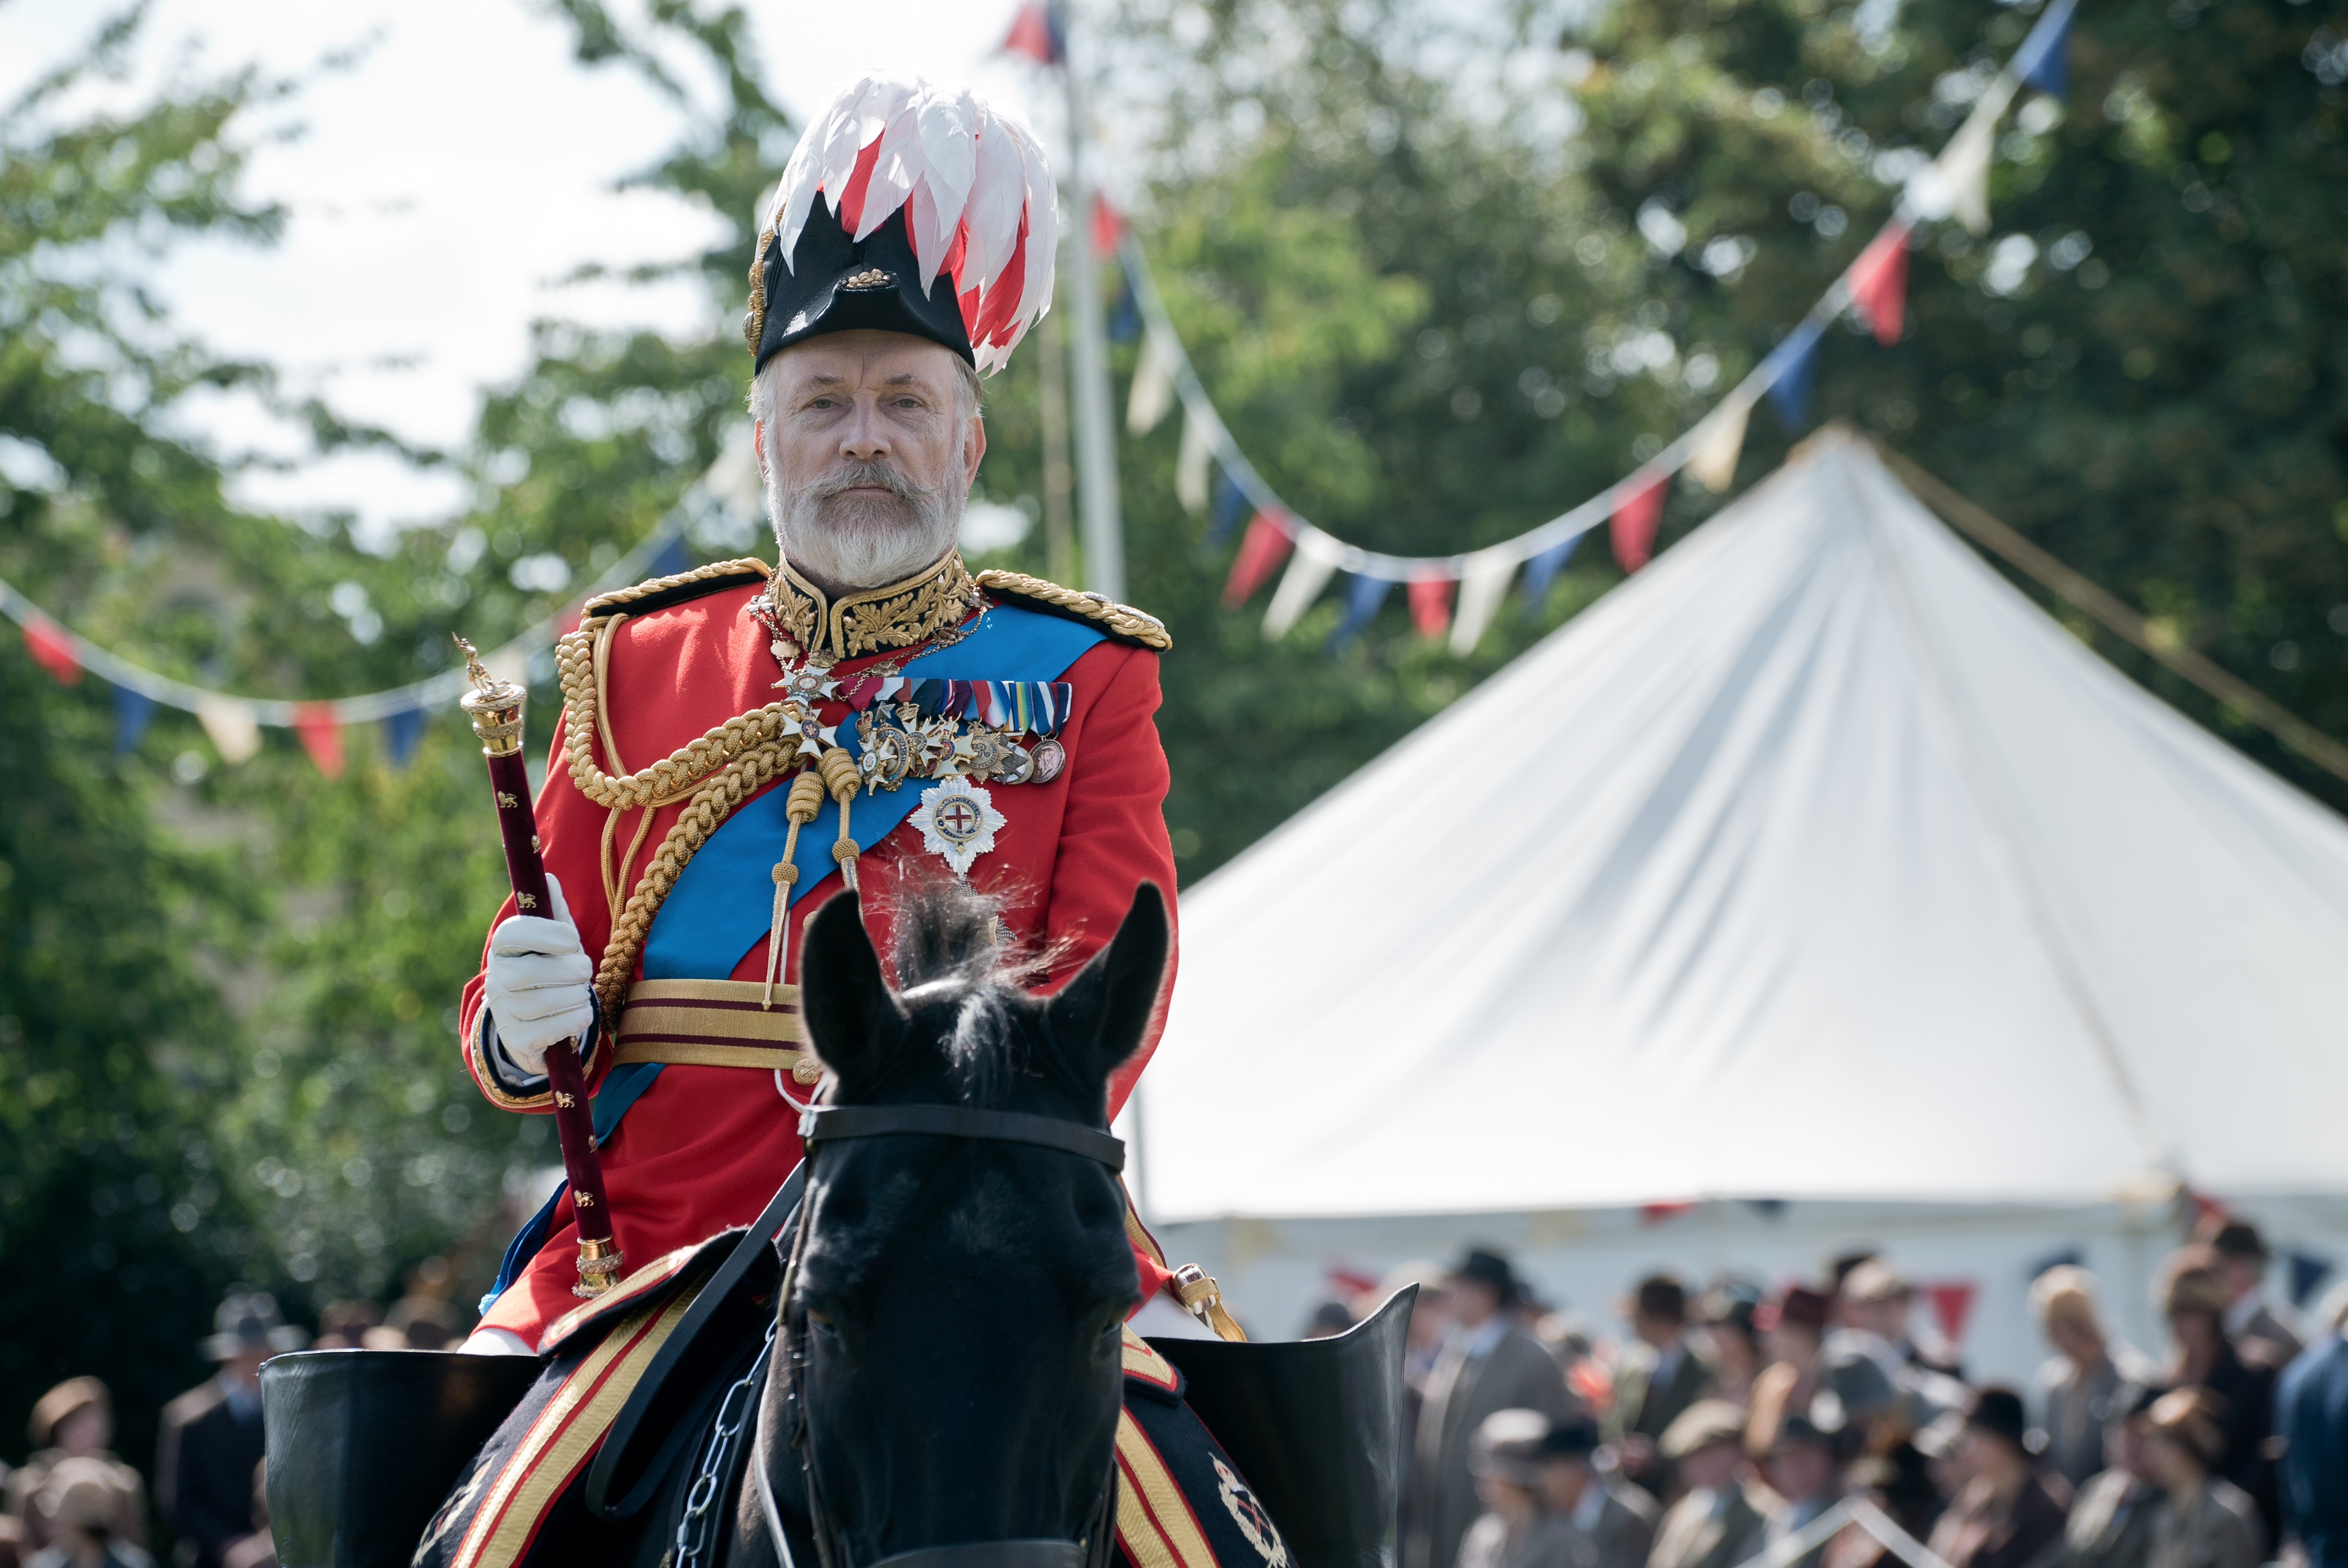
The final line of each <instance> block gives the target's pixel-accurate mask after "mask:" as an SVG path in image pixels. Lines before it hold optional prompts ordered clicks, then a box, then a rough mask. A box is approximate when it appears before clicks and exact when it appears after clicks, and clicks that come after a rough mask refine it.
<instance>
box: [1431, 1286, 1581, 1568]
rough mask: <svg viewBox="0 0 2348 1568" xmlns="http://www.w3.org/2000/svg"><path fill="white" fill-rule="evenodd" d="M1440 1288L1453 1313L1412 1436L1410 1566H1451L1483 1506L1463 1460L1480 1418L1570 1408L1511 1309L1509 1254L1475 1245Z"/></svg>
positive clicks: (1551, 1364)
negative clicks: (1414, 1503)
mask: <svg viewBox="0 0 2348 1568" xmlns="http://www.w3.org/2000/svg"><path fill="white" fill-rule="evenodd" d="M1444 1286H1445V1289H1444V1294H1445V1296H1446V1297H1447V1300H1448V1302H1449V1305H1450V1311H1451V1319H1452V1321H1451V1327H1450V1329H1449V1331H1448V1332H1447V1334H1446V1335H1445V1337H1444V1341H1443V1348H1442V1351H1441V1353H1440V1354H1439V1355H1437V1358H1436V1360H1435V1367H1434V1369H1433V1370H1432V1371H1431V1372H1430V1373H1429V1374H1428V1375H1427V1379H1426V1401H1425V1403H1424V1404H1423V1405H1422V1406H1421V1408H1420V1409H1419V1414H1418V1425H1417V1430H1416V1433H1415V1438H1414V1452H1413V1455H1412V1468H1411V1476H1410V1479H1411V1482H1412V1484H1413V1486H1414V1488H1415V1489H1416V1491H1417V1492H1418V1507H1417V1508H1416V1510H1414V1511H1413V1512H1414V1517H1415V1520H1416V1524H1417V1530H1416V1532H1415V1533H1414V1534H1413V1535H1412V1536H1411V1537H1410V1538H1409V1539H1408V1540H1407V1541H1406V1563H1407V1564H1408V1568H1451V1564H1452V1563H1453V1562H1454V1560H1455V1559H1456V1558H1457V1556H1458V1553H1459V1539H1460V1537H1461V1536H1463V1535H1465V1534H1466V1533H1467V1532H1468V1525H1469V1524H1471V1523H1472V1522H1474V1521H1475V1519H1476V1516H1477V1515H1478V1513H1479V1512H1482V1510H1481V1508H1480V1507H1479V1506H1478V1501H1477V1496H1476V1477H1475V1474H1474V1472H1473V1471H1471V1470H1470V1469H1469V1468H1468V1460H1469V1450H1470V1448H1471V1445H1472V1444H1473V1442H1474V1440H1475V1436H1476V1432H1477V1430H1478V1428H1480V1427H1481V1426H1482V1425H1483V1424H1484V1421H1485V1419H1486V1418H1488V1417H1489V1416H1491V1415H1494V1414H1495V1413H1497V1412H1498V1411H1501V1410H1513V1409H1529V1410H1539V1411H1540V1413H1541V1414H1542V1415H1544V1416H1546V1417H1548V1418H1549V1419H1551V1420H1556V1419H1560V1418H1561V1417H1563V1416H1564V1415H1566V1414H1567V1413H1568V1411H1569V1410H1570V1409H1571V1399H1570V1396H1569V1395H1568V1394H1567V1392H1566V1389H1565V1374H1564V1373H1563V1372H1561V1371H1560V1370H1559V1369H1558V1365H1557V1363H1556V1362H1555V1361H1553V1360H1551V1359H1550V1356H1549V1352H1548V1351H1546V1350H1543V1349H1542V1348H1540V1342H1539V1341H1537V1340H1535V1339H1534V1338H1533V1337H1532V1336H1530V1335H1529V1334H1527V1333H1526V1332H1525V1331H1524V1330H1523V1329H1521V1328H1519V1327H1517V1326H1516V1323H1515V1321H1514V1318H1513V1316H1512V1310H1511V1309H1512V1308H1514V1307H1515V1306H1516V1305H1517V1303H1518V1302H1519V1300H1520V1299H1522V1297H1523V1296H1524V1294H1525V1293H1524V1287H1523V1286H1522V1284H1521V1283H1520V1282H1519V1280H1518V1278H1517V1276H1516V1271H1515V1270H1514V1269H1513V1268H1511V1267H1510V1266H1509V1260H1508V1259H1507V1258H1505V1257H1502V1256H1501V1255H1499V1254H1498V1253H1495V1252H1488V1251H1484V1250H1481V1249H1478V1250H1476V1251H1471V1252H1469V1253H1468V1255H1467V1256H1466V1257H1464V1258H1462V1259H1461V1260H1460V1262H1459V1266H1458V1267H1457V1268H1455V1269H1453V1270H1452V1271H1451V1273H1450V1275H1449V1276H1447V1278H1446V1279H1445V1281H1444Z"/></svg>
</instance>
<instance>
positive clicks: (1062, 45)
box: [1003, 0, 1068, 66]
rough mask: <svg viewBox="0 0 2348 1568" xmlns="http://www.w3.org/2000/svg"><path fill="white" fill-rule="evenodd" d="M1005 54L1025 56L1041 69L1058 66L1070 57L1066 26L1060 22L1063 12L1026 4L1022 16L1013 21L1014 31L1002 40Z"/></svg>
mask: <svg viewBox="0 0 2348 1568" xmlns="http://www.w3.org/2000/svg"><path fill="white" fill-rule="evenodd" d="M1003 48H1004V53H1006V54H1013V55H1025V56H1027V57H1028V58H1029V59H1031V60H1033V61H1035V63H1036V64H1037V65H1039V66H1057V65H1061V64H1063V63H1065V62H1066V59H1067V57H1068V30H1067V25H1066V23H1065V22H1063V21H1062V20H1061V18H1060V8H1059V7H1058V6H1056V5H1043V4H1041V3H1040V0H1027V4H1026V5H1022V6H1020V7H1019V14H1018V15H1015V16H1014V17H1012V18H1011V31H1010V33H1009V34H1008V35H1007V36H1004V40H1003Z"/></svg>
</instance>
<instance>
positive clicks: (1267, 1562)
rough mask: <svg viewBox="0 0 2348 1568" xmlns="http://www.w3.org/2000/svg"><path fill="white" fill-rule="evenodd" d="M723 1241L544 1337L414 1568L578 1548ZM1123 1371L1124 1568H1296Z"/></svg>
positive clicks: (1142, 1367) (1156, 1396)
mask: <svg viewBox="0 0 2348 1568" xmlns="http://www.w3.org/2000/svg"><path fill="white" fill-rule="evenodd" d="M753 989H756V988H753ZM732 1240H733V1235H732V1234H731V1233H729V1234H728V1235H725V1236H721V1237H716V1238H713V1239H712V1240H711V1241H708V1242H704V1243H702V1244H700V1245H697V1246H692V1247H683V1248H679V1249H678V1250H677V1251H675V1252H674V1253H671V1254H669V1255H667V1256H665V1257H663V1258H661V1259H659V1260H658V1261H656V1262H654V1263H652V1264H650V1265H647V1266H645V1267H644V1268H641V1269H638V1270H637V1271H636V1272H635V1273H633V1274H632V1275H630V1276H628V1277H627V1278H626V1279H625V1280H623V1281H622V1282H621V1283H620V1285H618V1286H615V1287H614V1288H613V1291H612V1293H611V1294H610V1295H608V1296H602V1297H600V1298H598V1299H597V1300H595V1301H593V1302H592V1303H590V1304H588V1305H586V1306H584V1307H580V1308H578V1309H577V1310H575V1311H573V1312H572V1313H571V1314H570V1315H569V1316H568V1317H563V1318H561V1319H559V1320H558V1321H557V1322H556V1323H555V1324H554V1325H553V1326H552V1327H550V1328H549V1329H548V1330H547V1333H546V1337H545V1338H544V1339H543V1340H542V1341H541V1347H540V1349H541V1358H542V1363H543V1369H542V1370H541V1373H540V1376H539V1379H538V1381H537V1383H535V1384H534V1385H533V1386H532V1387H531V1389H530V1393H529V1394H528V1395H527V1396H526V1397H525V1398H524V1399H522V1401H521V1403H520V1405H519V1406H518V1407H516V1409H514V1411H513V1413H512V1414H511V1415H510V1416H508V1417H507V1418H506V1420H505V1423H504V1424H503V1425H502V1426H500V1427H499V1429H498V1431H497V1434H496V1435H495V1436H494V1437H492V1438H491V1439H490V1440H489V1442H488V1443H487V1444H486V1445H484V1446H483V1448H482V1450H481V1451H480V1453H479V1455H477V1456H476V1457H475V1459H474V1460H473V1462H472V1465H471V1466H470V1468H469V1470H468V1471H466V1473H465V1476H464V1477H463V1479H462V1480H460V1481H458V1484H457V1487H456V1489H455V1491H452V1492H451V1493H450V1494H449V1498H448V1501H447V1502H446V1503H444V1504H443V1505H442V1507H441V1509H440V1512H439V1513H438V1515H437V1516H436V1517H435V1518H434V1520H433V1522H432V1523H431V1525H430V1527H429V1528H428V1529H427V1531H426V1532H425V1536H424V1539H423V1541H422V1542H420V1543H419V1544H418V1546H417V1551H416V1555H415V1558H414V1562H415V1563H416V1564H417V1568H519V1565H520V1564H523V1563H529V1562H530V1561H531V1557H532V1552H533V1548H534V1547H537V1546H538V1545H540V1544H541V1542H546V1543H548V1544H549V1545H550V1551H551V1542H552V1540H553V1538H556V1537H560V1538H562V1539H563V1540H564V1541H565V1542H569V1543H571V1544H572V1545H575V1544H576V1543H577V1541H578V1532H579V1530H580V1528H581V1526H582V1523H583V1522H584V1521H583V1517H582V1516H583V1514H584V1512H585V1511H584V1505H583V1504H582V1501H580V1498H579V1492H580V1491H581V1481H582V1477H583V1476H584V1475H585V1473H586V1471H587V1467H588V1465H589V1463H590V1462H591V1461H592V1460H593V1459H594V1457H595V1454H596V1451H597V1450H598V1449H599V1448H600V1447H601V1445H602V1441H603V1440H604V1438H605V1437H606V1435H607V1434H608V1433H609V1432H610V1430H611V1428H612V1423H613V1420H614V1419H616V1418H617V1416H618V1415H619V1413H620V1409H621V1407H622V1406H623V1405H624V1404H625V1403H626V1402H627V1399H628V1395H629V1392H630V1391H631V1390H632V1389H633V1388H634V1387H635V1384H636V1380H637V1379H638V1378H641V1377H642V1376H643V1374H644V1369H645V1368H646V1367H647V1366H649V1365H650V1364H651V1362H652V1360H653V1358H654V1356H655V1355H657V1354H658V1352H659V1351H660V1348H661V1347H662V1346H663V1345H664V1344H665V1343H666V1342H667V1339H668V1337H669V1335H670V1334H671V1333H672V1332H674V1330H675V1327H676V1325H677V1322H678V1320H679V1319H681V1318H682V1317H684V1316H685V1310H686V1308H688V1307H691V1306H692V1305H693V1302H694V1299H695V1296H698V1294H699V1293H700V1291H701V1289H702V1287H703V1286H705V1285H706V1284H707V1282H708V1279H709V1276H710V1275H711V1274H712V1273H713V1272H714V1271H715V1269H716V1265H717V1264H718V1262H719V1261H721V1260H722V1258H723V1256H724V1254H725V1250H726V1247H727V1246H729V1245H731V1243H732ZM1124 1367H1125V1404H1124V1409H1123V1410H1122V1412H1121V1414H1120V1415H1119V1417H1118V1420H1117V1552H1118V1557H1119V1560H1120V1562H1121V1563H1123V1564H1124V1568H1292V1565H1291V1563H1290V1561H1289V1553H1288V1547H1287V1544H1286V1542H1283V1541H1282V1538H1281V1534H1280V1531H1279V1529H1278V1527H1277V1526H1275V1525H1274V1524H1273V1523H1272V1518H1271V1516H1270V1514H1269V1513H1268V1512H1266V1511H1265V1509H1264V1508H1263V1505H1262V1503H1261V1502H1260V1501H1257V1499H1256V1496H1255V1494H1254V1492H1252V1491H1251V1490H1250V1489H1249V1488H1248V1485H1247V1483H1246V1481H1244V1480H1242V1479H1241V1476H1240V1473H1239V1470H1238V1467H1237V1466H1236V1465H1234V1464H1233V1463H1232V1462H1231V1456H1230V1455H1229V1454H1228V1453H1226V1452H1225V1451H1224V1450H1223V1449H1222V1446H1221V1445H1220V1444H1219V1443H1218V1442H1216V1440H1215V1439H1214V1437H1213V1435H1212V1434H1211V1433H1210V1432H1209V1431H1208V1430H1207V1429H1206V1427H1205V1425H1204V1424H1202V1423H1201V1422H1200V1419H1199V1418H1198V1417H1197V1416H1196V1415H1195V1414H1193V1413H1192V1412H1191V1410H1190V1409H1189V1406H1188V1405H1186V1404H1185V1403H1183V1400H1182V1378H1181V1374H1180V1373H1179V1371H1178V1370H1177V1369H1176V1368H1174V1367H1173V1366H1172V1365H1171V1364H1170V1363H1169V1362H1168V1361H1167V1359H1166V1358H1164V1357H1162V1356H1160V1355H1159V1353H1158V1352H1157V1351H1156V1350H1153V1349H1151V1348H1150V1347H1149V1344H1148V1341H1146V1340H1144V1339H1143V1338H1142V1337H1140V1336H1139V1335H1138V1334H1136V1333H1134V1332H1133V1330H1132V1329H1131V1328H1129V1327H1128V1329H1126V1331H1125V1360H1124ZM559 1516H560V1517H559ZM563 1554H566V1553H552V1555H563ZM550 1561H551V1556H550Z"/></svg>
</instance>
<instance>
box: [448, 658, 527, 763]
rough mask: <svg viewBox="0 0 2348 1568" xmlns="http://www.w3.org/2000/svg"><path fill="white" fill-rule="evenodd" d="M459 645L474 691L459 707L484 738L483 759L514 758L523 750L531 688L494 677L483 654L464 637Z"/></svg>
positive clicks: (465, 697)
mask: <svg viewBox="0 0 2348 1568" xmlns="http://www.w3.org/2000/svg"><path fill="white" fill-rule="evenodd" d="M457 646H458V647H459V648H461V649H463V650H464V651H465V674H466V676H467V677H468V678H469V680H470V681H471V682H473V689H472V690H471V691H469V692H466V693H465V694H464V695H463V696H462V697H459V698H458V699H457V706H458V707H459V708H462V709H464V710H465V717H466V718H467V719H468V720H469V721H470V722H471V723H472V726H473V733H475V734H476V735H479V737H480V738H481V754H482V755H483V756H487V757H510V756H512V755H513V754H514V753H516V752H519V751H520V750H521V711H522V705H523V703H524V702H527V701H528V700H529V698H530V692H529V689H528V688H527V687H523V686H519V685H517V684H515V683H514V682H511V681H500V680H499V679H498V678H497V677H496V676H494V675H492V674H490V673H489V666H488V665H486V664H484V663H482V662H481V655H480V653H479V651H477V650H476V649H475V648H474V647H473V645H472V644H471V643H470V642H468V641H465V640H464V639H463V638H461V637H459V638H458V639H457Z"/></svg>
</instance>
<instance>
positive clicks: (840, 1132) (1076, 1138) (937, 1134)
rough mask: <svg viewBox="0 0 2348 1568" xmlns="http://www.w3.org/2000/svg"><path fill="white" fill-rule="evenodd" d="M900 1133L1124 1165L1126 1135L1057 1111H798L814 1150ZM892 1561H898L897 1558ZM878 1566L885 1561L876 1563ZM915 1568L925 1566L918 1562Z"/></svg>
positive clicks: (1111, 1166)
mask: <svg viewBox="0 0 2348 1568" xmlns="http://www.w3.org/2000/svg"><path fill="white" fill-rule="evenodd" d="M895 1132H911V1133H915V1134H920V1135H925V1136H929V1137H933V1138H975V1139H979V1140H981V1141H983V1142H986V1143H1033V1144H1035V1145H1036V1146H1037V1147H1039V1148H1045V1149H1057V1150H1060V1151H1061V1152H1062V1153H1069V1154H1078V1155H1081V1156H1083V1157H1084V1158H1085V1159H1087V1160H1093V1161H1097V1163H1101V1164H1103V1165H1107V1167H1108V1168H1109V1169H1110V1170H1112V1171H1123V1170H1124V1169H1125V1143H1124V1140H1122V1139H1120V1138H1116V1137H1112V1136H1111V1135H1110V1134H1108V1133H1107V1132H1101V1131H1100V1130H1099V1129H1098V1128H1095V1127H1081V1126H1078V1125H1077V1124H1076V1122H1063V1121H1062V1120H1060V1118H1058V1117H1057V1116H1030V1115H1027V1114H1026V1113H1025V1112H1018V1111H973V1110H971V1109H970V1108H968V1107H967V1106H962V1105H825V1106H819V1107H817V1108H816V1109H815V1110H812V1111H808V1112H802V1113H801V1114H800V1116H799V1141H800V1142H801V1143H805V1144H806V1145H807V1147H808V1151H809V1152H810V1153H812V1152H813V1151H814V1150H815V1149H816V1148H817V1146H818V1145H819V1144H824V1143H841V1142H844V1141H845V1140H847V1139H850V1138H879V1137H884V1136H886V1135H888V1134H890V1133H895ZM907 1555H909V1556H910V1555H911V1553H907ZM889 1561H891V1562H892V1563H893V1562H894V1561H896V1559H894V1558H891V1559H890V1560H889ZM873 1568H880V1565H879V1564H878V1563H875V1564H874V1565H873ZM914 1568H922V1565H921V1564H915V1565H914ZM984 1568H996V1565H994V1564H988V1565H984Z"/></svg>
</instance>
